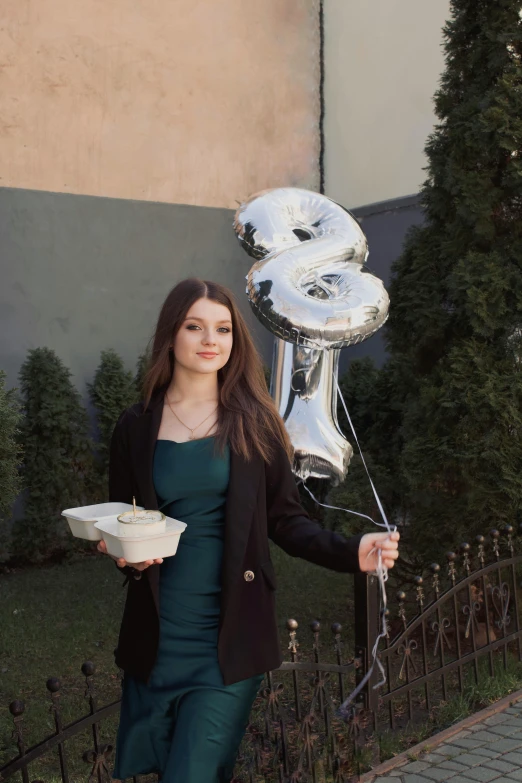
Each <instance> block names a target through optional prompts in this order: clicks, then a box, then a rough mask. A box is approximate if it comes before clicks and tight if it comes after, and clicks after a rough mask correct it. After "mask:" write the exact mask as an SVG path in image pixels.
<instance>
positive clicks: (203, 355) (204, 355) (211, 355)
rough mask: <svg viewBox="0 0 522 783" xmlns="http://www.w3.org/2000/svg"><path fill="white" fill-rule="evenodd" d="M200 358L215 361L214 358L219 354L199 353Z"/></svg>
mask: <svg viewBox="0 0 522 783" xmlns="http://www.w3.org/2000/svg"><path fill="white" fill-rule="evenodd" d="M198 356H202V357H203V358H204V359H213V358H214V356H217V353H210V352H201V353H198Z"/></svg>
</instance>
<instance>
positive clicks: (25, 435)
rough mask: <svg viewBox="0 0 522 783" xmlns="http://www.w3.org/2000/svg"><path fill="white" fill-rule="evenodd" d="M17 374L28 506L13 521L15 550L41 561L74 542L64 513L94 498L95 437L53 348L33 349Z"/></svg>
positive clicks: (19, 556)
mask: <svg viewBox="0 0 522 783" xmlns="http://www.w3.org/2000/svg"><path fill="white" fill-rule="evenodd" d="M19 378H20V392H21V397H22V406H23V414H24V415H23V419H22V422H21V426H20V439H21V442H22V444H23V449H24V455H23V462H22V477H23V486H24V489H25V511H24V517H23V519H20V520H17V521H16V522H15V523H14V525H13V537H12V540H13V555H14V556H15V557H16V558H17V559H21V560H24V561H31V562H38V561H42V560H45V559H47V558H49V557H51V556H53V555H57V554H62V555H63V553H65V552H66V551H68V550H71V549H72V548H73V547H74V546H75V545H76V540H75V539H73V538H72V536H70V534H69V532H68V529H67V525H66V523H65V520H64V519H63V517H61V516H60V514H61V512H62V511H63V509H65V508H71V507H75V506H81V505H86V504H88V503H89V502H90V496H91V492H92V454H91V442H90V440H89V437H88V429H89V425H88V418H87V413H86V411H85V409H84V407H83V405H82V403H81V399H80V395H79V393H78V391H77V390H76V389H75V388H74V386H73V384H72V382H71V373H70V371H69V370H68V369H67V368H66V367H65V365H64V364H63V363H62V362H61V360H60V359H59V358H58V356H57V355H56V354H55V352H54V351H52V350H50V349H49V348H35V349H33V350H31V351H29V354H28V357H27V359H26V361H25V362H24V364H23V365H22V367H21V369H20V374H19ZM79 546H81V545H79Z"/></svg>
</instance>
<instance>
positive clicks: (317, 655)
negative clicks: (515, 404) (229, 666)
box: [0, 526, 522, 783]
mask: <svg viewBox="0 0 522 783" xmlns="http://www.w3.org/2000/svg"><path fill="white" fill-rule="evenodd" d="M520 532H522V531H519V533H520ZM517 544H518V539H516V538H515V535H514V530H513V528H512V527H511V526H507V527H506V528H505V529H504V530H503V531H502V533H500V532H499V531H497V530H492V531H491V532H490V534H489V536H488V537H487V540H486V538H485V537H483V536H478V537H477V539H476V542H475V544H474V546H473V547H472V546H470V545H469V544H467V543H465V544H462V545H461V547H460V549H459V553H458V554H457V553H453V552H450V553H448V555H447V563H446V565H445V567H444V568H442V567H441V566H440V565H439V564H436V563H434V564H432V565H431V566H430V569H429V576H428V577H427V578H423V577H421V576H418V577H416V578H415V579H414V580H413V582H412V585H411V589H410V590H409V592H406V591H400V592H399V593H398V594H397V596H396V597H395V598H394V600H389V608H388V610H387V612H386V619H387V628H388V633H387V637H386V639H385V641H384V643H383V644H382V646H381V649H380V653H379V656H380V660H381V662H382V664H383V666H384V669H385V671H386V684H385V685H384V686H383V687H381V688H379V689H375V688H374V685H375V684H376V683H377V681H378V680H379V678H380V675H379V672H378V671H377V670H375V671H373V673H372V675H371V677H370V679H369V682H368V683H367V685H366V687H364V688H363V690H362V691H361V693H360V694H359V695H358V697H357V698H356V699H355V701H354V703H353V704H352V705H351V708H350V714H349V718H348V720H347V721H344V720H341V719H340V718H339V717H338V715H337V708H338V707H339V705H340V703H342V702H343V701H344V699H345V698H346V696H347V695H348V694H349V693H351V691H352V690H353V689H354V687H355V685H356V684H357V683H360V682H361V681H362V679H363V678H364V676H365V674H366V673H367V671H368V670H369V666H370V664H371V651H372V648H373V646H374V643H375V639H376V638H377V634H378V632H379V627H380V622H381V619H382V618H381V616H380V612H381V609H380V606H379V592H378V583H377V580H376V578H375V577H374V576H366V575H362V574H361V575H356V577H355V593H354V632H355V645H354V649H352V650H351V654H350V655H349V657H347V658H346V657H345V651H344V647H343V640H342V628H341V626H340V625H339V624H338V623H334V624H333V625H332V626H331V629H330V630H331V635H330V634H329V633H326V638H325V633H324V631H323V630H322V629H321V627H320V624H319V623H318V622H313V623H312V624H311V626H310V631H309V637H308V638H309V641H310V642H311V644H310V645H309V647H310V650H311V653H310V654H309V655H306V656H305V655H303V654H302V653H301V652H300V641H301V642H302V641H303V640H304V639H305V637H303V636H302V634H301V631H300V630H299V629H298V624H297V622H296V621H295V620H288V622H287V630H288V648H287V652H288V654H287V658H288V659H287V660H285V662H284V663H283V664H282V665H281V667H280V668H279V669H277V670H274V671H271V672H268V673H267V674H266V678H265V680H264V682H263V687H262V688H261V690H260V693H259V695H258V697H257V700H256V702H255V704H254V707H253V709H252V713H251V722H250V725H249V726H248V728H247V732H246V735H245V738H244V741H243V743H242V746H241V749H240V754H239V759H238V765H237V772H236V774H237V778H236V780H237V781H245V783H261V782H263V783H276V782H277V783H297V781H300V782H301V783H307V782H308V781H310V782H311V783H347V782H348V781H350V780H356V779H357V775H358V772H359V770H360V768H361V764H362V763H363V761H364V758H366V762H367V760H368V752H369V755H370V756H371V754H372V748H373V749H374V751H375V748H377V747H378V744H377V743H376V742H375V739H376V737H378V736H379V733H382V732H383V731H394V730H395V731H396V730H397V729H400V728H401V727H404V726H406V725H407V724H408V722H411V721H416V720H419V719H420V718H421V717H426V716H428V715H429V714H430V711H431V710H432V709H433V707H434V706H436V705H438V704H440V703H442V702H445V701H447V700H448V698H449V697H450V695H452V694H455V693H462V692H463V691H464V690H465V688H466V686H467V684H469V682H470V681H471V682H473V681H475V682H478V680H479V675H480V666H481V665H482V664H481V660H483V661H484V662H485V665H486V666H487V671H488V673H489V675H491V676H493V674H494V671H495V665H497V666H498V665H502V666H504V667H507V665H508V660H509V659H513V658H514V659H515V660H517V661H521V660H522V640H521V637H522V632H521V618H520V612H519V597H518V589H519V585H518V581H517V569H518V568H519V567H520V566H521V565H522V554H517ZM307 646H308V645H307ZM82 673H83V675H84V677H85V683H86V690H85V696H86V699H87V702H88V712H87V714H86V715H84V716H83V717H82V718H80V719H79V720H76V721H75V722H73V723H70V724H68V725H63V722H62V706H61V697H60V683H59V681H58V680H57V679H50V680H48V682H47V689H48V691H49V695H50V703H51V711H52V716H53V722H54V732H53V733H52V734H51V735H50V736H48V737H46V738H45V739H43V740H42V741H41V742H39V743H38V744H36V745H34V746H33V747H30V748H27V747H26V744H25V742H24V714H25V706H24V704H23V703H22V702H21V701H14V702H12V703H11V704H10V706H9V709H10V712H11V715H12V717H13V723H14V733H13V739H14V740H15V741H16V744H17V747H18V753H17V755H16V757H15V758H13V759H12V760H11V761H9V762H8V763H7V764H5V765H4V766H3V767H2V768H0V783H3V781H6V780H8V779H9V778H11V777H13V776H14V775H21V777H22V781H23V783H30V781H31V783H36V781H34V780H31V776H30V773H29V770H30V767H31V765H33V764H34V763H35V762H37V761H38V760H39V759H41V758H42V757H43V756H44V755H46V754H49V752H54V753H55V754H56V756H57V762H58V763H57V765H56V766H57V770H58V769H59V772H57V778H59V779H61V780H62V781H63V783H69V782H70V781H71V780H73V779H75V780H79V779H87V778H88V779H89V783H96V782H97V783H107V781H108V780H110V774H111V772H110V770H111V761H112V752H113V745H112V744H108V743H106V742H102V740H101V728H100V727H101V726H102V725H103V722H104V721H107V719H109V718H111V717H112V718H113V720H115V716H117V714H118V711H119V706H120V703H119V701H115V702H113V703H111V704H107V705H105V706H102V707H100V706H99V705H98V703H97V697H96V690H95V671H94V666H93V665H92V663H88V662H87V663H85V664H84V665H83V667H82ZM86 730H88V731H89V732H90V737H91V738H90V747H87V748H85V750H84V751H83V760H84V762H86V764H88V767H86V773H85V775H84V776H81V775H80V776H78V773H75V774H74V775H73V776H71V774H70V771H69V767H68V753H67V750H68V742H69V741H70V740H71V739H72V738H73V737H76V736H77V735H79V734H80V733H82V732H85V731H86ZM365 753H366V756H364V754H365ZM373 756H374V758H375V752H373ZM151 779H153V778H152V777H151ZM134 781H135V782H136V783H139V779H138V778H135V779H134ZM142 781H143V778H142Z"/></svg>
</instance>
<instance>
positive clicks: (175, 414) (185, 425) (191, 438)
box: [165, 395, 217, 440]
mask: <svg viewBox="0 0 522 783" xmlns="http://www.w3.org/2000/svg"><path fill="white" fill-rule="evenodd" d="M165 399H166V400H167V404H168V406H169V408H170V410H171V411H172V413H173V414H174V416H175V417H176V419H177V420H178V421H179V423H180V424H182V425H183V426H184V427H185V428H186V429H187V430H189V431H190V438H189V440H196V438H195V436H194V432H195V430H197V429H198V427H201V425H202V424H204V423H205V422H206V420H207V419H210V417H211V416H212V414H213V413H215V412H216V411H217V407H216V408H214V410H213V411H210V413H209V414H208V416H205V418H204V419H203V421H200V422H199V424H197V425H196V426H195V427H189V426H188V425H187V424H185V422H184V421H181V419H180V418H179V416H178V414H177V413H176V411H175V410H174V408H173V407H172V405H171V404H170V400H169V398H168V397H167V395H165ZM210 429H212V427H211V428H210ZM209 432H210V430H209Z"/></svg>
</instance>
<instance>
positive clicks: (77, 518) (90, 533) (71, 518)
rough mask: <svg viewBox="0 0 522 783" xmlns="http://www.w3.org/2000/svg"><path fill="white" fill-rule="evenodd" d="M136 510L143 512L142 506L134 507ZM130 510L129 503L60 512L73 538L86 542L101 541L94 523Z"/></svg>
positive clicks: (99, 504) (82, 507)
mask: <svg viewBox="0 0 522 783" xmlns="http://www.w3.org/2000/svg"><path fill="white" fill-rule="evenodd" d="M136 509H139V510H140V511H143V506H136ZM132 510H133V506H132V505H131V504H129V503H97V504H96V505H94V506H79V507H78V508H67V509H65V511H62V517H65V518H66V519H67V522H68V523H69V527H70V529H71V533H72V534H73V536H75V538H84V539H86V540H87V541H101V539H102V534H101V531H100V530H98V529H97V528H96V527H95V526H94V524H95V522H99V521H100V520H102V519H104V518H106V517H113V516H115V515H118V514H123V513H124V512H125V511H132Z"/></svg>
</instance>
